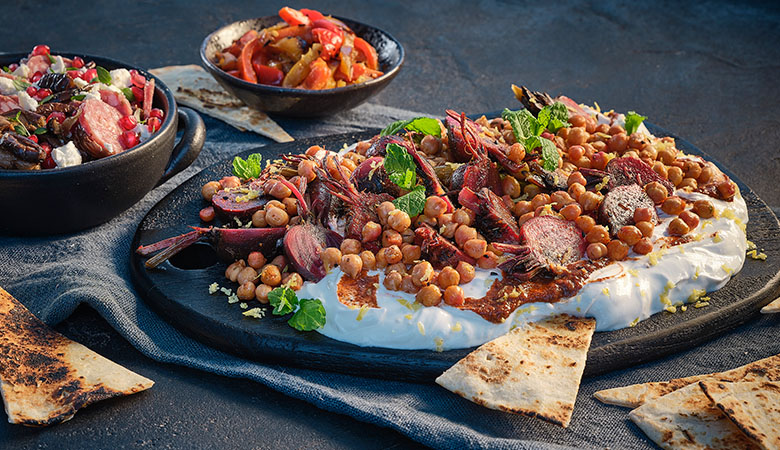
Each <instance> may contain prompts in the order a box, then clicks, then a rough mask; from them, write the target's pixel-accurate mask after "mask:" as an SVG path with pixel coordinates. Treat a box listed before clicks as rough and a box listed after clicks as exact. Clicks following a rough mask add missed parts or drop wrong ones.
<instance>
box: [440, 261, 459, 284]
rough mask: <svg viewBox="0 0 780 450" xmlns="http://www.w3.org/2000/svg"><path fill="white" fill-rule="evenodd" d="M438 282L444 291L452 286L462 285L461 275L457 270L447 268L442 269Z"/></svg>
mask: <svg viewBox="0 0 780 450" xmlns="http://www.w3.org/2000/svg"><path fill="white" fill-rule="evenodd" d="M437 281H438V284H439V287H440V288H442V289H447V288H448V287H450V286H457V285H458V284H460V274H459V273H458V271H457V270H455V269H453V268H452V267H449V266H447V267H445V268H443V269H441V272H439V277H438V279H437Z"/></svg>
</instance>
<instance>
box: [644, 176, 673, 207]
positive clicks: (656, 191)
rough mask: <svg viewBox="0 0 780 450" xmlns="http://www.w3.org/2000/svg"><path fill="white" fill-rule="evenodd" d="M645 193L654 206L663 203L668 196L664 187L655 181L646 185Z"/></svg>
mask: <svg viewBox="0 0 780 450" xmlns="http://www.w3.org/2000/svg"><path fill="white" fill-rule="evenodd" d="M645 192H646V193H647V196H648V197H650V200H652V201H653V203H655V204H656V205H660V204H661V203H663V202H664V200H666V198H667V197H668V196H669V191H668V190H667V189H666V186H664V185H663V184H661V183H659V182H657V181H653V182H651V183H647V185H646V186H645Z"/></svg>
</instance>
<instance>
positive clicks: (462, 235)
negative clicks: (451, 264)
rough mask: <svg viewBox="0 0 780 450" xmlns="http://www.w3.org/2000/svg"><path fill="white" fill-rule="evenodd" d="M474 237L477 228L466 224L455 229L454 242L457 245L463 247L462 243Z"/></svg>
mask: <svg viewBox="0 0 780 450" xmlns="http://www.w3.org/2000/svg"><path fill="white" fill-rule="evenodd" d="M476 237H477V230H476V229H474V228H472V227H470V226H468V225H461V226H459V227H458V229H457V230H455V242H456V243H457V244H458V246H459V247H463V244H465V243H466V241H468V240H469V239H476Z"/></svg>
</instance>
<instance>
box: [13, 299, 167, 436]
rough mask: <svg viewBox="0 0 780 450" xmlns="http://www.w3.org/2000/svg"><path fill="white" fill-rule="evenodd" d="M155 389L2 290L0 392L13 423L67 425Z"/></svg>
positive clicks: (145, 380) (148, 381) (150, 381)
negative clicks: (100, 404) (101, 406)
mask: <svg viewBox="0 0 780 450" xmlns="http://www.w3.org/2000/svg"><path fill="white" fill-rule="evenodd" d="M153 384H154V382H153V381H152V380H149V379H148V378H144V377H142V376H140V375H138V374H136V373H134V372H131V371H129V370H127V369H125V368H124V367H122V366H120V365H119V364H116V363H114V362H112V361H109V360H108V359H106V358H104V357H102V356H100V355H98V354H97V353H95V352H93V351H92V350H90V349H88V348H87V347H85V346H83V345H81V344H79V343H77V342H73V341H71V340H70V339H68V338H66V337H65V336H63V335H61V334H59V333H57V332H56V331H54V330H52V329H51V328H49V327H48V326H47V325H46V324H44V323H43V322H41V321H40V320H39V319H38V318H37V317H35V316H34V315H33V314H32V313H31V312H30V311H29V310H28V309H27V308H25V307H24V305H22V304H21V303H19V302H18V301H17V300H16V299H15V298H13V297H12V296H11V295H10V294H9V293H8V292H6V291H5V290H3V289H2V288H0V392H1V393H2V396H3V404H4V406H5V411H6V413H7V414H8V421H9V422H11V423H14V424H21V425H28V426H45V425H52V424H55V423H59V422H64V421H66V420H69V419H70V418H71V417H73V415H74V414H75V413H76V411H77V410H78V409H80V408H83V407H85V406H87V405H89V404H92V403H95V402H97V401H100V400H105V399H108V398H112V397H118V396H122V395H128V394H134V393H136V392H140V391H143V390H145V389H149V388H150V387H152V385H153Z"/></svg>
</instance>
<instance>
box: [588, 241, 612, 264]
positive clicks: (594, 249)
mask: <svg viewBox="0 0 780 450" xmlns="http://www.w3.org/2000/svg"><path fill="white" fill-rule="evenodd" d="M585 253H586V254H587V255H588V258H590V260H591V261H595V260H597V259H601V258H603V257H605V256H607V246H606V245H604V244H602V243H601V242H594V243H591V244H588V248H586V249H585Z"/></svg>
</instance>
